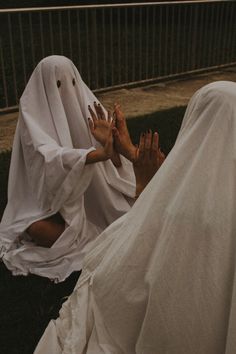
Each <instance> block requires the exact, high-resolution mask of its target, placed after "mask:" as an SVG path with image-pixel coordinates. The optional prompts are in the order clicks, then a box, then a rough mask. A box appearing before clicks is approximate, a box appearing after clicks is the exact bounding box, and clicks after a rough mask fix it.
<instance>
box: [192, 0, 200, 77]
mask: <svg viewBox="0 0 236 354" xmlns="http://www.w3.org/2000/svg"><path fill="white" fill-rule="evenodd" d="M192 11H193V13H194V24H193V38H192V54H191V56H192V62H191V64H192V68H191V70H195V69H196V67H197V59H196V55H197V33H198V21H199V4H196V11H194V9H193V7H192Z"/></svg>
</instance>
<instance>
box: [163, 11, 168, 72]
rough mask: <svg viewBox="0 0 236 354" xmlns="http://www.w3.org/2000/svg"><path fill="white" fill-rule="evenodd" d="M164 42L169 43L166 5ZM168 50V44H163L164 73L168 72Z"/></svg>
mask: <svg viewBox="0 0 236 354" xmlns="http://www.w3.org/2000/svg"><path fill="white" fill-rule="evenodd" d="M165 15H166V16H165V43H166V44H167V43H169V31H168V30H169V6H166V12H165ZM168 52H169V46H168V45H166V46H165V58H164V62H165V66H164V67H165V70H164V75H167V74H168V60H167V58H168Z"/></svg>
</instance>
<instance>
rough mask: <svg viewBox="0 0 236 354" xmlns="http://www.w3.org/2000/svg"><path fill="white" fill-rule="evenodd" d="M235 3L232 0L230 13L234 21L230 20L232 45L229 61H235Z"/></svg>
mask: <svg viewBox="0 0 236 354" xmlns="http://www.w3.org/2000/svg"><path fill="white" fill-rule="evenodd" d="M235 5H236V3H235V2H232V14H233V19H234V21H233V22H232V27H231V28H232V38H233V41H232V46H231V53H232V54H231V60H230V61H231V62H232V61H235V59H236V53H235V51H236V43H235V42H236V24H235V16H236V6H235Z"/></svg>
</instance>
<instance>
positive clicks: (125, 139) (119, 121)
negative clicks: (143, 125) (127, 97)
mask: <svg viewBox="0 0 236 354" xmlns="http://www.w3.org/2000/svg"><path fill="white" fill-rule="evenodd" d="M113 116H114V118H115V128H114V129H113V136H114V146H115V150H116V151H117V152H118V153H119V154H121V155H123V156H125V157H126V158H127V159H128V160H130V161H132V162H133V161H134V160H135V158H136V147H135V146H134V145H133V143H132V141H131V139H130V135H129V131H128V128H127V124H126V119H125V117H124V114H123V112H122V111H121V109H120V105H118V104H117V103H115V105H114V113H113Z"/></svg>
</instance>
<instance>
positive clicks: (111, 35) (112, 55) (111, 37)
mask: <svg viewBox="0 0 236 354" xmlns="http://www.w3.org/2000/svg"><path fill="white" fill-rule="evenodd" d="M110 45H111V86H113V85H114V50H113V9H112V8H110Z"/></svg>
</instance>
